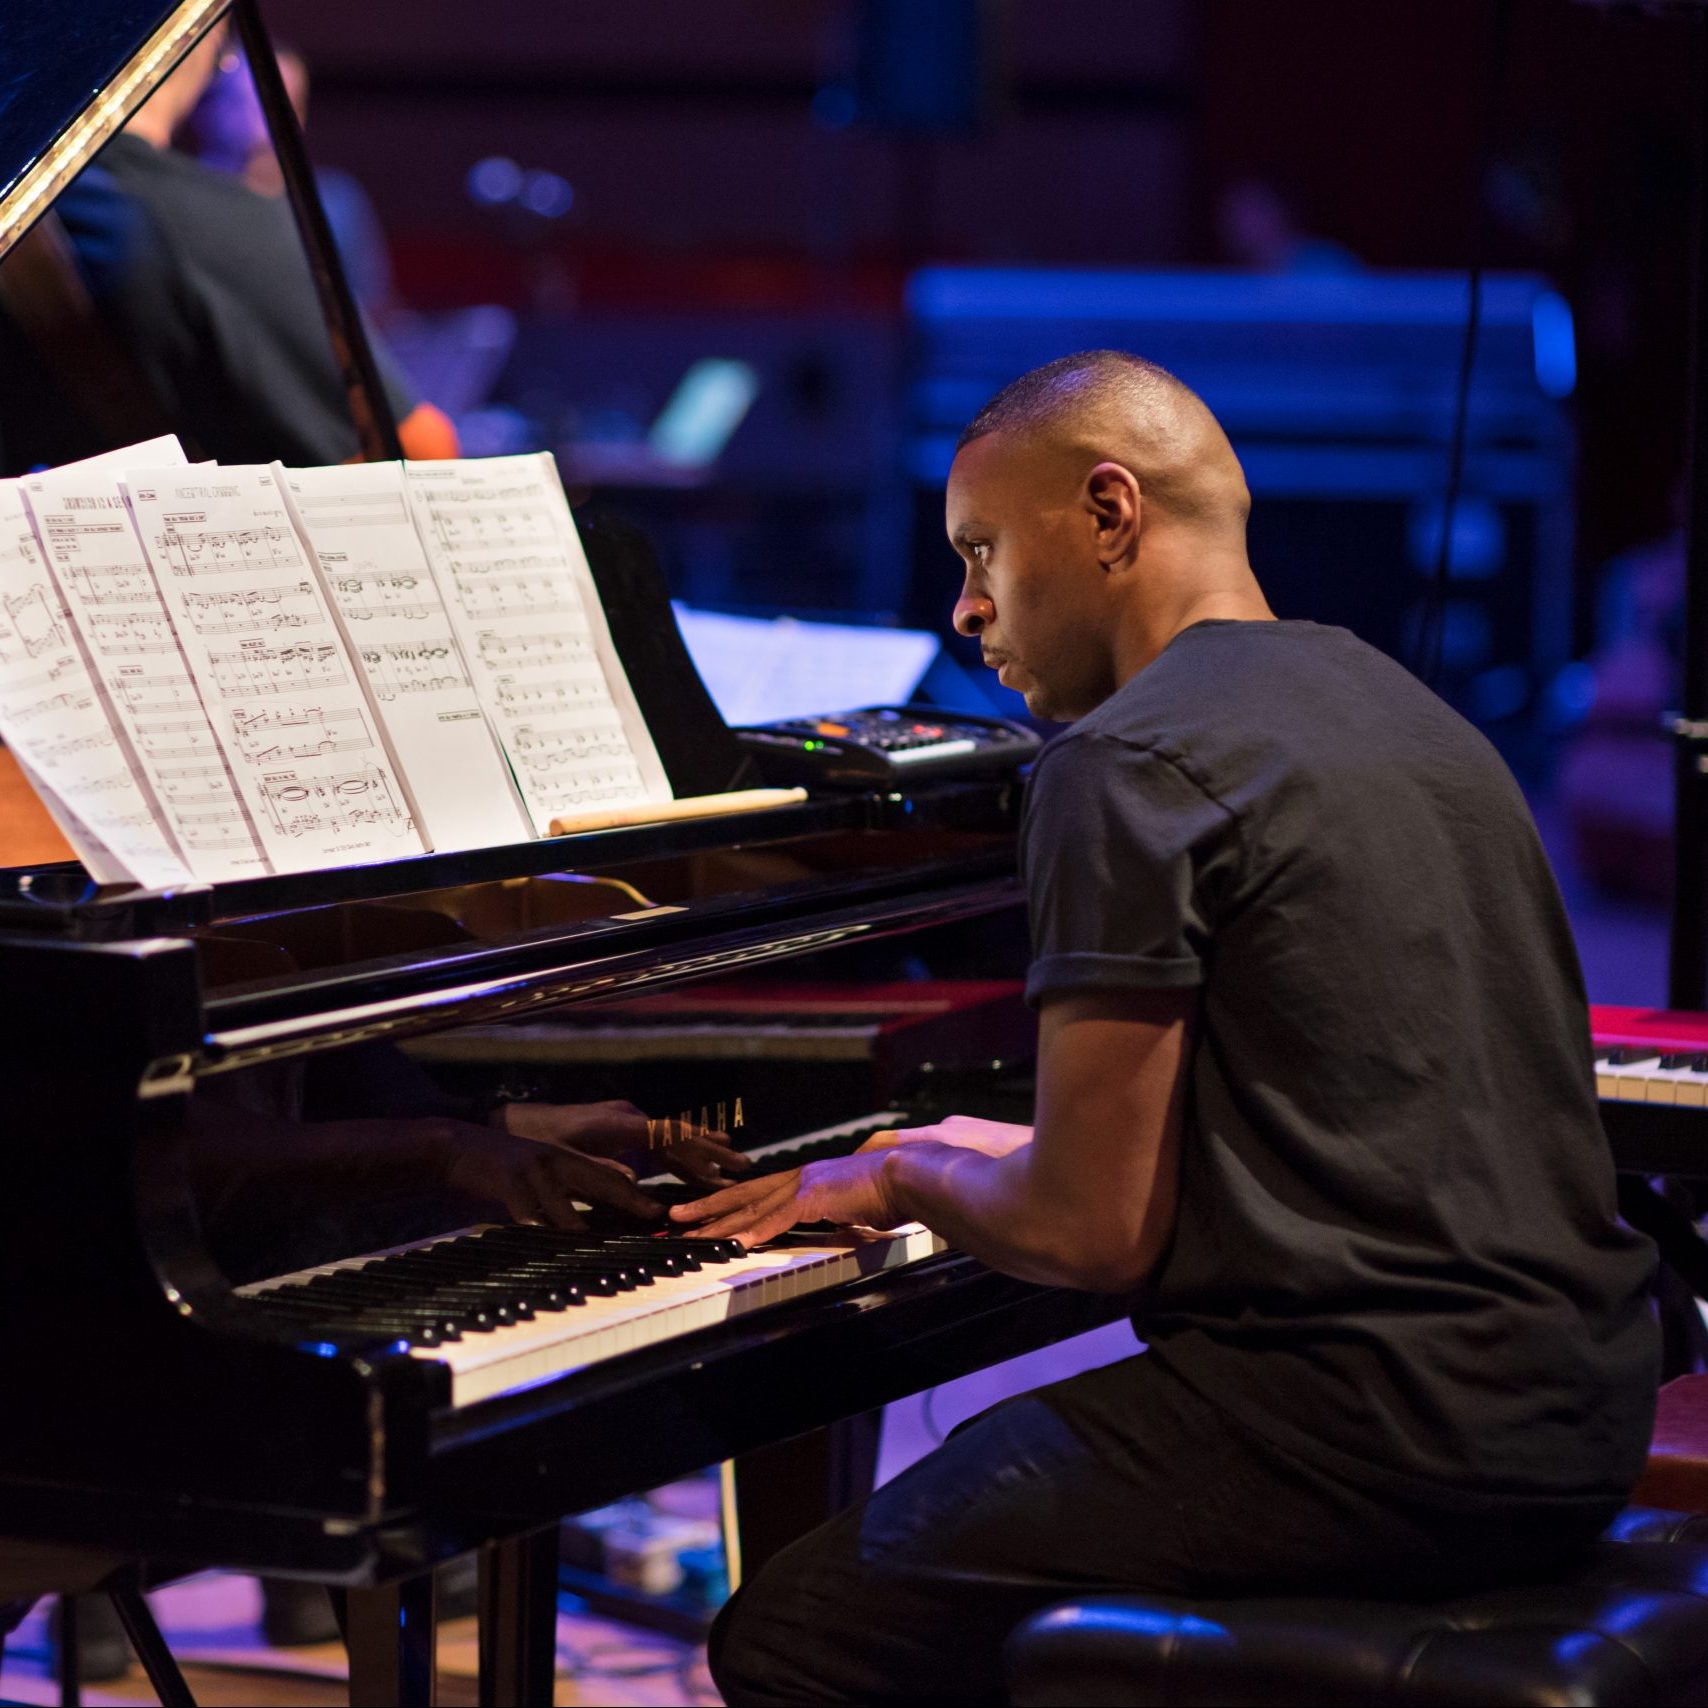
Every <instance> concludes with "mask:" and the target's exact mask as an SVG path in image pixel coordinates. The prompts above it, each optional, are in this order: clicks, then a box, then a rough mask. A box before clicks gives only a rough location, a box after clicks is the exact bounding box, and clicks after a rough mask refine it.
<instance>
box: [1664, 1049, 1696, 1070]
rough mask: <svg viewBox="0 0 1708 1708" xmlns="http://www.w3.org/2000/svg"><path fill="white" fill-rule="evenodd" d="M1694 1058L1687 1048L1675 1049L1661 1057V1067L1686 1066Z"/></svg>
mask: <svg viewBox="0 0 1708 1708" xmlns="http://www.w3.org/2000/svg"><path fill="white" fill-rule="evenodd" d="M1694 1059H1695V1058H1694V1057H1693V1056H1692V1055H1691V1053H1690V1051H1688V1050H1676V1051H1673V1052H1671V1053H1670V1054H1667V1055H1663V1056H1662V1057H1661V1066H1662V1067H1663V1068H1687V1067H1689V1066H1690V1064H1691V1062H1692V1061H1693V1060H1694Z"/></svg>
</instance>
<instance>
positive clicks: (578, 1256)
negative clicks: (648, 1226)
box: [481, 1229, 670, 1293]
mask: <svg viewBox="0 0 1708 1708" xmlns="http://www.w3.org/2000/svg"><path fill="white" fill-rule="evenodd" d="M507 1232H509V1230H508V1229H497V1230H494V1231H493V1233H490V1234H487V1235H484V1236H482V1238H481V1244H482V1245H483V1246H485V1247H487V1248H488V1250H489V1251H490V1253H491V1256H490V1258H489V1259H488V1261H490V1262H493V1263H498V1264H502V1265H503V1266H504V1269H505V1272H506V1273H509V1272H510V1271H511V1270H512V1269H516V1270H519V1271H521V1272H523V1273H532V1274H539V1275H544V1276H550V1275H553V1274H562V1275H573V1276H575V1277H576V1278H577V1280H580V1279H582V1278H583V1277H595V1278H599V1279H602V1280H604V1281H606V1282H608V1283H610V1285H611V1286H612V1287H613V1288H614V1289H615V1290H616V1291H617V1292H619V1293H623V1292H628V1291H629V1290H630V1289H631V1288H635V1287H650V1286H652V1285H653V1281H654V1279H655V1276H656V1275H662V1274H666V1273H670V1271H667V1270H666V1269H665V1268H663V1267H662V1265H661V1264H654V1263H652V1262H651V1261H650V1260H649V1259H647V1258H645V1257H632V1256H627V1255H625V1256H623V1257H616V1256H613V1255H609V1254H607V1255H601V1254H600V1253H598V1252H596V1251H573V1250H571V1251H544V1250H541V1248H540V1247H539V1246H538V1245H536V1244H533V1243H529V1242H523V1241H514V1240H506V1239H501V1238H498V1237H497V1235H498V1234H501V1233H507Z"/></svg>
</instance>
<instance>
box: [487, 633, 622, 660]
mask: <svg viewBox="0 0 1708 1708" xmlns="http://www.w3.org/2000/svg"><path fill="white" fill-rule="evenodd" d="M475 645H476V649H477V650H478V651H479V653H480V656H481V659H482V661H483V662H484V663H485V664H487V665H489V666H491V667H493V668H496V667H497V666H499V665H501V664H502V665H508V666H509V667H511V668H512V669H526V668H527V667H528V665H529V664H530V663H535V664H551V665H554V666H559V667H561V666H563V665H566V664H591V663H593V662H594V654H593V643H592V641H591V640H590V639H589V638H588V636H587V634H586V632H585V631H583V630H579V629H577V630H574V631H572V632H568V633H563V632H559V633H556V634H541V635H528V634H520V635H505V634H495V633H492V632H490V631H483V632H482V633H481V634H480V635H479V636H478V637H477V638H476V642H475Z"/></svg>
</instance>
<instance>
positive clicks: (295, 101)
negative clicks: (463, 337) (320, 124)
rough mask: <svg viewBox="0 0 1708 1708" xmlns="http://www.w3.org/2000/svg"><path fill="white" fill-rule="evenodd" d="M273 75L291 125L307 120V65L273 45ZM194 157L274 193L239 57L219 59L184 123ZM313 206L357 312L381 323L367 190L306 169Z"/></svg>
mask: <svg viewBox="0 0 1708 1708" xmlns="http://www.w3.org/2000/svg"><path fill="white" fill-rule="evenodd" d="M278 53H279V75H280V77H281V78H282V79H283V80H284V85H285V93H286V94H287V95H289V96H290V100H291V105H292V107H294V108H295V109H296V115H297V123H298V124H301V125H306V124H307V123H308V94H309V77H308V64H307V62H306V61H305V60H304V59H303V56H302V55H301V54H300V53H298V52H297V50H296V49H295V48H292V47H284V46H281V47H280V48H279V50H278ZM184 129H185V134H186V137H187V138H188V140H189V141H190V143H191V145H192V146H193V149H194V152H195V155H196V158H197V159H198V160H200V161H201V162H202V163H203V164H204V165H206V166H211V167H213V168H214V169H215V171H218V172H224V173H227V174H228V175H230V176H231V177H233V178H239V179H241V180H242V181H243V182H244V183H245V184H247V185H248V186H249V188H250V189H251V190H253V191H255V193H256V194H257V195H262V196H282V195H283V194H284V193H285V179H284V174H283V173H282V172H281V171H280V170H279V162H278V157H277V156H276V155H275V154H274V153H273V139H272V138H271V137H270V136H269V135H268V134H267V118H266V115H265V114H264V113H263V112H262V110H261V102H260V99H259V98H258V97H257V95H256V93H255V82H254V79H253V78H252V77H251V76H250V75H249V65H248V62H247V60H245V58H244V57H243V55H242V54H241V53H238V52H229V53H226V54H224V55H223V56H222V57H221V59H220V62H219V69H218V71H217V72H216V73H215V74H214V76H213V77H212V78H210V79H209V81H208V85H207V87H206V89H204V90H203V91H202V97H201V99H200V100H199V101H198V102H197V103H196V106H195V110H194V111H193V112H192V113H191V114H190V116H189V119H188V121H187V122H186V124H185V127H184ZM314 182H315V187H316V188H317V189H318V190H319V191H320V204H321V206H322V207H323V208H325V209H326V220H327V223H328V224H329V225H330V226H331V227H332V236H333V239H334V241H335V242H336V243H337V245H338V253H339V255H340V256H341V257H342V258H343V261H344V271H345V273H346V275H347V276H348V277H349V280H350V289H351V291H352V292H354V294H355V298H356V301H357V302H358V303H360V304H361V306H362V312H363V313H364V314H366V315H367V316H368V317H369V318H370V319H371V320H373V321H375V322H377V323H383V322H384V320H385V318H386V316H387V314H388V313H389V312H390V311H391V310H392V309H393V308H394V307H395V306H396V305H395V301H394V298H393V295H392V276H391V255H390V252H389V251H388V250H387V248H386V240H385V232H384V230H383V229H382V228H381V226H380V222H379V216H378V215H377V214H375V212H374V205H373V203H372V202H371V201H369V200H368V193H367V191H366V190H364V189H363V188H362V186H361V185H360V184H359V183H358V182H357V181H356V179H355V178H353V177H352V176H351V175H350V174H349V173H348V172H343V171H340V170H339V169H338V168H337V167H335V166H317V167H315V169H314Z"/></svg>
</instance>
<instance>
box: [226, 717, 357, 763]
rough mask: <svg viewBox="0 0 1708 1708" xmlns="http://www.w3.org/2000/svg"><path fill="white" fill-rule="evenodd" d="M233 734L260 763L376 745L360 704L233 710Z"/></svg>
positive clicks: (247, 756)
mask: <svg viewBox="0 0 1708 1708" xmlns="http://www.w3.org/2000/svg"><path fill="white" fill-rule="evenodd" d="M231 726H232V738H233V740H235V742H236V743H237V746H238V750H239V751H240V752H241V753H242V754H243V756H244V758H245V759H248V760H251V761H252V762H253V763H255V764H257V765H267V764H274V763H276V762H277V761H279V760H281V759H315V758H319V757H320V756H321V755H322V754H327V753H360V752H363V751H364V750H366V749H368V748H371V747H372V746H373V745H374V735H373V731H372V730H371V729H369V727H368V720H367V718H366V717H365V716H364V715H363V712H362V709H361V707H360V706H326V707H322V706H300V707H295V706H293V707H289V708H280V709H278V710H273V711H264V712H248V711H245V710H243V708H242V707H237V708H235V709H234V710H233V711H232V714H231Z"/></svg>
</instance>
